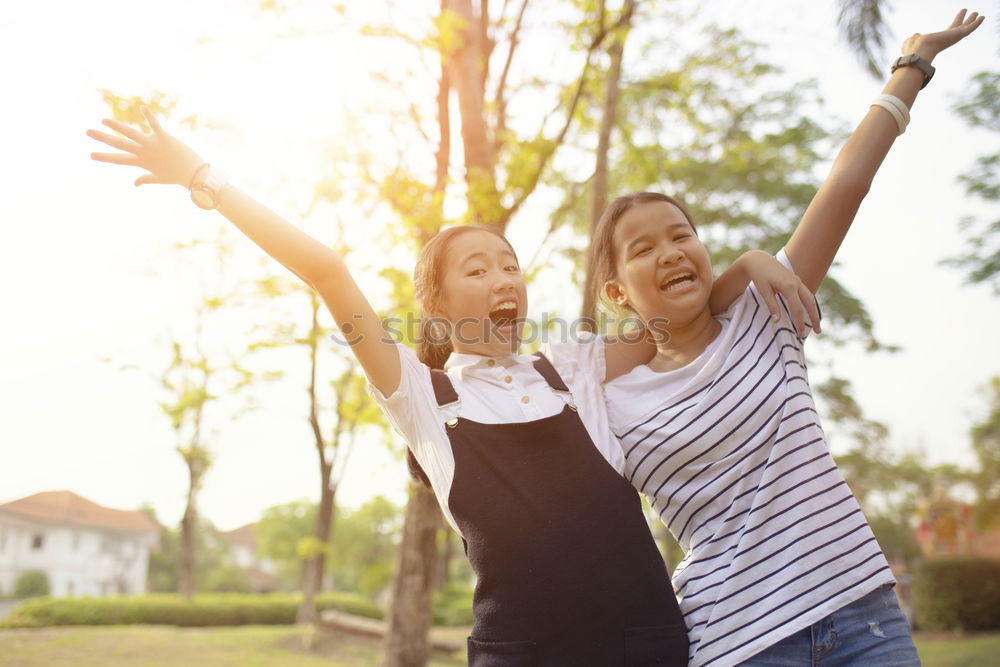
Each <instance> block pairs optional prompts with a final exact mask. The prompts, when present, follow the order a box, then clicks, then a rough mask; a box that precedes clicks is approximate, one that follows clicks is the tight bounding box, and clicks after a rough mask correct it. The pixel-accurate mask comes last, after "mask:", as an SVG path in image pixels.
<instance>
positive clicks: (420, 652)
mask: <svg viewBox="0 0 1000 667" xmlns="http://www.w3.org/2000/svg"><path fill="white" fill-rule="evenodd" d="M440 525H441V513H440V511H438V505H437V498H436V497H435V496H434V493H433V492H432V491H431V490H430V489H428V488H427V487H425V486H423V485H422V484H417V483H414V482H411V483H410V498H409V501H408V502H407V504H406V519H405V521H404V524H403V541H402V543H401V544H400V547H399V562H398V563H397V566H396V576H395V577H394V578H393V582H392V603H391V604H390V606H389V619H388V631H387V632H386V636H385V658H384V660H383V662H382V667H423V665H426V664H427V659H428V656H429V654H430V643H429V641H428V633H429V631H430V626H431V592H432V590H433V587H434V568H433V565H434V562H435V555H436V552H437V532H438V528H439V527H440Z"/></svg>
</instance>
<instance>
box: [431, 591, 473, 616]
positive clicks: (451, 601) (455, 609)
mask: <svg viewBox="0 0 1000 667" xmlns="http://www.w3.org/2000/svg"><path fill="white" fill-rule="evenodd" d="M472 621H473V619H472V589H471V588H469V587H468V586H448V587H447V588H446V589H445V590H443V591H440V592H438V593H437V594H435V596H434V624H435V625H472Z"/></svg>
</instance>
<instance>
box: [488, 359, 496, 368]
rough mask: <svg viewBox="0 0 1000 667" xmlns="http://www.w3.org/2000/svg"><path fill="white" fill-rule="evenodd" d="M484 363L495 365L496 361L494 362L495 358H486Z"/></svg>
mask: <svg viewBox="0 0 1000 667" xmlns="http://www.w3.org/2000/svg"><path fill="white" fill-rule="evenodd" d="M486 365H487V366H496V365H497V362H496V360H495V359H487V360H486Z"/></svg>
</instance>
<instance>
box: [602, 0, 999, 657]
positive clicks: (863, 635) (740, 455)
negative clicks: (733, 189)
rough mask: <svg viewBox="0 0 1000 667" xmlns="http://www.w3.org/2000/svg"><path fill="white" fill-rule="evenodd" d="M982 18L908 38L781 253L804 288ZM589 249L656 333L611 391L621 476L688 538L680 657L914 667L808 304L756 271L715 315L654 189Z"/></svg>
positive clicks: (622, 210) (677, 578)
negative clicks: (932, 83) (652, 347)
mask: <svg viewBox="0 0 1000 667" xmlns="http://www.w3.org/2000/svg"><path fill="white" fill-rule="evenodd" d="M982 21H983V18H982V17H980V16H978V15H977V14H976V13H973V14H971V15H969V16H966V13H965V10H962V11H961V12H959V14H958V15H957V16H956V18H955V20H954V21H953V22H952V24H951V26H950V27H949V28H948V29H947V30H944V31H941V32H936V33H932V34H927V35H921V34H916V35H913V36H912V37H910V38H909V39H907V40H906V41H905V42H904V43H903V54H904V56H903V57H902V58H901V59H900V60H897V62H896V63H895V64H894V68H893V74H892V76H891V78H890V79H889V82H888V83H887V85H886V86H885V89H884V91H883V94H882V95H880V96H879V97H878V98H876V101H875V103H873V105H872V108H871V109H870V110H869V111H868V114H867V115H866V116H865V117H864V119H863V120H862V121H861V123H860V124H859V125H858V127H857V128H856V129H855V131H854V133H853V134H852V135H851V137H850V138H849V139H848V141H847V143H846V145H845V146H844V148H843V149H842V150H841V152H840V154H839V156H838V157H837V159H836V161H835V162H834V165H833V167H832V170H831V173H830V175H829V177H828V178H827V179H826V181H825V182H824V183H823V185H822V186H821V187H820V189H819V191H818V192H817V194H816V196H815V198H814V199H813V201H812V202H811V203H810V205H809V207H808V209H807V211H806V213H805V216H804V217H803V219H802V221H801V222H800V224H799V225H798V227H797V228H796V230H795V232H794V233H793V234H792V236H791V238H790V239H789V241H788V243H787V245H786V247H785V248H784V250H782V251H781V252H780V253H779V254H778V259H779V261H781V262H782V263H783V264H784V265H785V266H787V267H788V268H790V269H792V270H793V271H794V272H795V274H796V275H798V277H799V278H801V280H802V281H803V283H805V285H806V286H807V287H808V288H809V289H810V290H812V291H815V290H816V289H818V288H819V286H820V283H821V282H822V281H823V278H824V276H825V275H826V273H827V270H828V269H829V267H830V265H831V264H832V262H833V259H834V255H835V254H836V251H837V249H838V247H839V246H840V243H841V241H842V240H843V238H844V236H845V235H846V233H847V230H848V227H849V226H850V223H851V221H852V220H853V218H854V216H855V214H856V212H857V210H858V207H859V205H860V204H861V201H862V199H863V198H864V196H865V194H866V193H867V191H868V188H869V187H870V185H871V183H872V179H873V177H874V175H875V172H876V171H877V169H878V167H879V165H880V164H881V162H882V160H883V158H884V157H885V155H886V154H887V153H888V151H889V148H890V147H891V146H892V143H893V141H894V139H895V138H896V136H897V135H898V134H901V133H902V131H903V130H904V128H905V124H906V122H908V120H909V107H910V106H912V104H913V101H914V99H915V97H916V95H917V91H918V90H920V88H922V87H923V85H926V83H927V81H929V79H930V75H931V74H932V73H933V68H931V67H930V65H929V63H930V62H931V61H932V60H933V59H934V57H935V56H936V55H937V54H938V53H939V52H941V51H942V50H944V49H946V48H948V47H949V46H951V45H952V44H955V43H956V42H958V41H959V40H961V39H962V38H964V37H965V36H966V35H968V34H969V33H971V32H972V31H973V30H974V29H976V28H977V27H978V26H979V25H980V24H981V23H982ZM593 252H594V257H593V261H594V266H595V268H596V271H595V274H596V275H597V277H598V280H599V281H601V282H603V283H604V288H603V295H602V296H603V297H605V298H606V299H607V300H609V301H610V302H611V304H613V305H615V306H618V307H623V308H627V309H629V310H632V311H633V312H635V313H636V314H638V316H639V317H640V318H641V319H642V320H643V321H645V322H647V324H648V325H649V328H650V329H651V330H652V331H653V332H654V333H656V334H664V333H665V334H667V335H661V336H660V337H659V340H658V345H657V347H658V350H657V354H656V356H655V357H654V358H653V360H652V361H650V362H649V364H648V365H643V366H638V367H636V368H635V369H634V370H633V371H632V372H630V373H627V374H625V375H623V376H622V377H620V378H617V379H615V380H613V381H610V382H608V383H607V384H606V385H605V397H606V400H607V402H608V412H609V422H610V424H611V426H612V428H613V429H614V430H615V433H616V435H618V437H619V439H620V441H621V444H622V447H623V451H624V453H625V459H626V464H625V475H626V478H627V479H628V480H629V481H630V482H631V483H632V484H633V486H635V487H636V488H637V489H639V490H640V491H641V492H642V493H644V494H646V495H647V497H648V498H649V500H650V502H651V503H652V506H653V508H654V509H655V510H657V511H658V513H659V515H660V518H661V520H662V521H663V522H664V523H665V524H666V525H667V526H668V527H669V529H670V531H671V533H672V534H673V535H674V537H675V538H676V539H677V541H678V542H679V543H680V545H681V547H682V549H683V550H684V552H685V557H684V559H683V560H682V561H681V563H680V564H679V565H678V566H677V568H676V570H675V572H674V576H673V585H674V590H675V592H676V593H677V596H678V599H679V601H680V605H681V611H682V613H683V615H684V620H685V623H686V625H687V627H688V632H689V639H690V657H691V662H690V664H691V665H696V666H701V665H733V664H737V663H744V664H750V665H757V664H760V665H763V664H767V665H803V664H816V663H815V662H814V661H818V660H822V661H823V664H837V665H866V666H867V665H912V664H919V660H918V658H917V654H916V650H915V648H914V646H913V642H912V640H911V638H910V634H909V629H908V626H907V623H906V619H905V617H904V616H903V614H902V613H901V612H900V610H899V607H898V603H897V601H896V597H895V594H894V593H893V591H892V589H891V587H892V586H893V585H894V583H895V581H894V579H893V576H892V573H891V571H890V569H889V565H888V563H887V562H886V559H885V557H884V555H883V554H882V552H881V550H880V548H879V546H878V543H877V542H876V540H875V537H874V535H873V534H872V531H871V528H870V527H869V525H868V523H867V521H866V520H865V518H864V515H863V514H862V513H861V508H860V507H859V506H858V503H857V501H856V500H855V498H854V496H853V495H852V493H851V491H850V489H849V488H848V487H847V484H846V483H845V482H844V479H843V476H842V475H841V473H840V471H839V470H838V468H837V466H836V464H835V463H834V461H833V459H832V458H831V457H830V454H829V451H828V449H827V446H826V441H825V438H824V435H823V430H822V428H821V427H820V424H819V419H818V415H817V412H816V407H815V404H814V402H813V398H812V394H811V391H810V387H809V383H808V378H807V374H806V366H805V356H804V354H803V347H802V344H803V341H804V338H805V335H806V331H805V327H804V326H801V325H798V324H796V322H797V321H798V320H799V317H800V313H798V312H797V311H798V310H800V309H801V308H802V306H801V305H796V304H794V303H789V304H787V305H786V304H784V303H783V304H782V308H781V313H780V315H779V316H778V317H773V316H772V315H771V314H770V313H769V312H768V301H769V300H770V299H771V297H769V296H767V295H765V294H763V293H762V292H761V291H759V290H758V289H757V288H756V287H754V286H750V287H749V288H748V289H747V290H746V291H745V292H744V294H743V295H742V296H741V297H739V298H738V299H737V300H736V301H735V302H734V303H733V304H732V305H731V306H730V307H729V308H728V309H727V310H726V311H725V312H724V313H721V314H719V315H715V316H713V314H712V312H711V311H710V309H709V308H708V295H709V293H710V292H711V289H712V273H711V264H710V261H709V257H708V252H707V250H706V249H705V246H704V245H703V244H702V243H701V241H700V240H699V239H698V236H697V233H696V231H695V228H694V223H693V222H692V220H691V218H690V216H689V215H688V213H687V212H686V211H685V210H684V207H683V206H682V205H681V204H680V203H679V202H677V201H675V200H674V199H671V198H669V197H665V196H663V195H659V194H654V193H638V194H632V195H627V196H625V197H621V198H619V199H618V200H616V201H615V202H613V203H612V204H611V205H610V206H609V207H608V209H607V210H606V211H605V212H604V215H603V217H602V219H601V221H600V222H599V224H598V228H597V230H596V233H595V245H594V248H593ZM652 322H656V324H655V326H653V325H651V324H650V323H652ZM664 322H668V323H667V324H666V325H664V324H663V323H664ZM818 325H819V323H818V321H817V320H816V319H813V323H812V326H813V328H814V329H815V330H816V331H817V332H818V331H819V326H818Z"/></svg>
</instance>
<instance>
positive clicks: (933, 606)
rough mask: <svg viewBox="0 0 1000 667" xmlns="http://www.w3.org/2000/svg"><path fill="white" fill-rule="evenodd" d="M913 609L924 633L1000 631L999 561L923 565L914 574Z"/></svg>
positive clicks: (958, 560) (963, 560)
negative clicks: (936, 631) (937, 631)
mask: <svg viewBox="0 0 1000 667" xmlns="http://www.w3.org/2000/svg"><path fill="white" fill-rule="evenodd" d="M913 608H914V612H915V614H916V625H917V627H918V628H919V629H921V630H997V629H1000V560H996V559H986V558H949V559H945V560H934V561H929V562H926V563H921V564H920V565H919V566H918V567H917V569H916V570H915V571H914V573H913Z"/></svg>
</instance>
